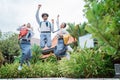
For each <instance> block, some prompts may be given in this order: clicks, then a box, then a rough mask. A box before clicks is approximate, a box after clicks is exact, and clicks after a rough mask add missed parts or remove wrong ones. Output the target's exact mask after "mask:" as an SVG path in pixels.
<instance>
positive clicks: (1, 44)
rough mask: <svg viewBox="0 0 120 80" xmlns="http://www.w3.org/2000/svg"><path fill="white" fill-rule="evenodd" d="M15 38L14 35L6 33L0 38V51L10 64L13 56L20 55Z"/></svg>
mask: <svg viewBox="0 0 120 80" xmlns="http://www.w3.org/2000/svg"><path fill="white" fill-rule="evenodd" d="M17 36H18V35H17V34H15V33H11V32H8V33H4V34H2V36H1V37H0V50H1V52H2V54H3V56H4V58H5V59H6V60H7V61H8V62H10V63H11V62H13V60H14V56H18V55H19V54H20V48H19V45H18V38H17Z"/></svg>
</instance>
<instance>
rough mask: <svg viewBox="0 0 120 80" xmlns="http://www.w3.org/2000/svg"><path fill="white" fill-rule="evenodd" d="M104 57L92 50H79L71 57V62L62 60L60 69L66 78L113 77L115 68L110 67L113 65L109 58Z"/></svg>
mask: <svg viewBox="0 0 120 80" xmlns="http://www.w3.org/2000/svg"><path fill="white" fill-rule="evenodd" d="M104 57H105V55H104V53H101V52H99V51H94V50H92V49H91V50H89V49H85V50H77V51H76V52H74V53H73V54H72V55H71V60H70V61H67V60H65V59H64V60H62V61H61V62H60V65H58V67H59V68H58V69H59V71H60V73H61V76H64V77H76V78H81V77H82V78H92V77H110V76H111V77H112V76H113V74H112V73H113V70H112V69H113V68H112V67H110V66H113V65H111V63H110V60H109V58H108V57H107V58H106V59H104ZM108 63H110V64H108ZM107 64H108V65H109V66H108V65H107Z"/></svg>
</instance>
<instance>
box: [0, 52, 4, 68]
mask: <svg viewBox="0 0 120 80" xmlns="http://www.w3.org/2000/svg"><path fill="white" fill-rule="evenodd" d="M3 61H4V57H3V55H2V53H1V52H0V66H1V65H2V64H3Z"/></svg>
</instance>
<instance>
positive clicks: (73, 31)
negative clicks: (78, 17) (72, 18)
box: [67, 23, 88, 48]
mask: <svg viewBox="0 0 120 80" xmlns="http://www.w3.org/2000/svg"><path fill="white" fill-rule="evenodd" d="M68 26H69V28H68V29H67V31H68V32H69V34H70V35H71V36H73V37H74V38H75V39H77V41H78V38H79V37H80V36H83V35H85V34H87V33H88V32H87V31H86V30H85V26H86V23H83V24H81V25H80V24H78V25H75V24H73V23H68ZM72 46H74V48H75V47H77V46H78V44H77V43H74V44H72Z"/></svg>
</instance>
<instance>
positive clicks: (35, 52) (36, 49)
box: [31, 44, 42, 63]
mask: <svg viewBox="0 0 120 80" xmlns="http://www.w3.org/2000/svg"><path fill="white" fill-rule="evenodd" d="M41 51H42V50H41V48H40V46H38V45H36V44H34V45H33V46H32V60H31V62H32V63H36V62H37V61H39V59H40V54H41Z"/></svg>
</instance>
